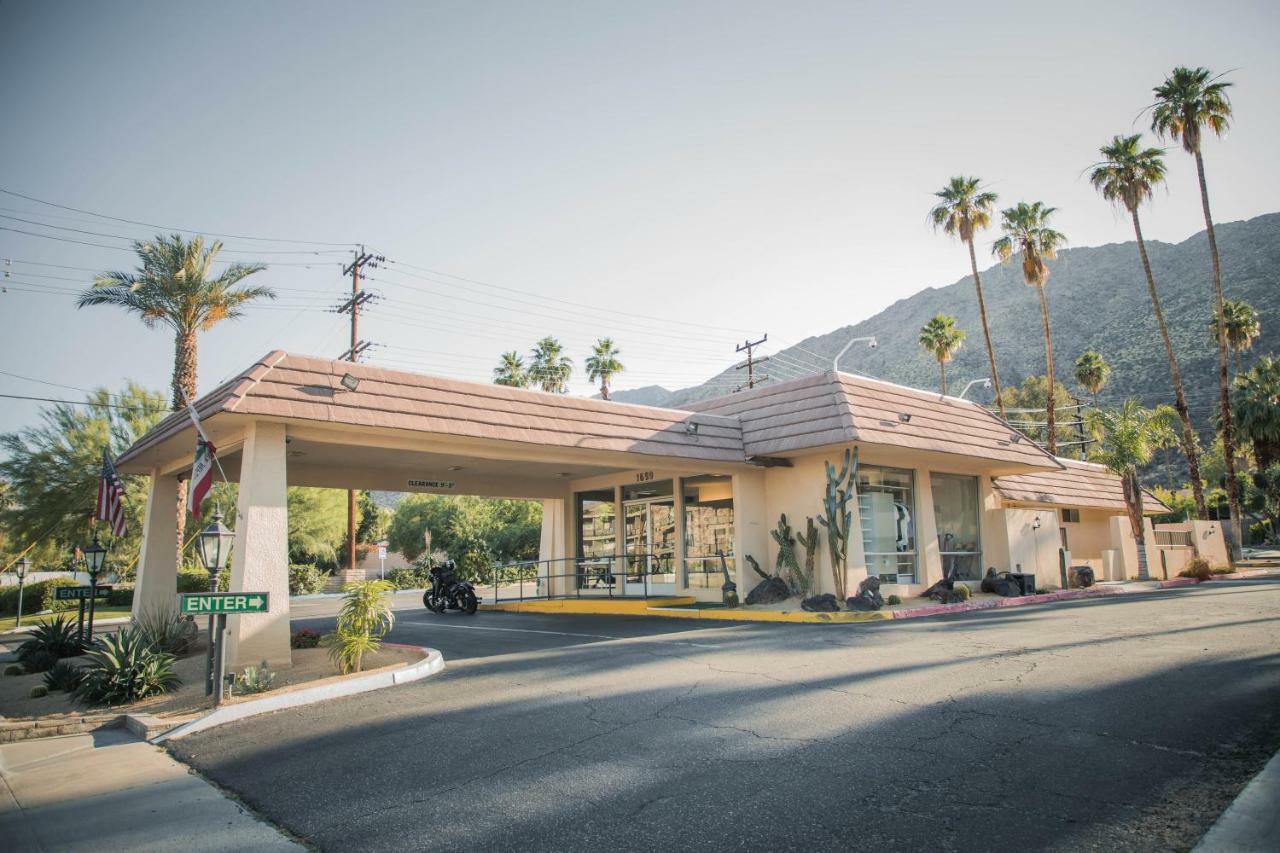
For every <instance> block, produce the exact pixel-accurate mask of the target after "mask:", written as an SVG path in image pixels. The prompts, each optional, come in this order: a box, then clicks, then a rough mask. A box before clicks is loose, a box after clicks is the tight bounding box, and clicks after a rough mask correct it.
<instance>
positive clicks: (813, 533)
mask: <svg viewBox="0 0 1280 853" xmlns="http://www.w3.org/2000/svg"><path fill="white" fill-rule="evenodd" d="M804 523H805V530H804V533H801V534H800V535H799V536H797V537H796V542H797V543H798V544H799V545H800V547H801V548H803V549H804V568H803V569H801V570H799V572H798V573H797V577H798V578H799V580H800V583H799V586H800V587H801V590H800V594H801V595H804V596H807V595H808V594H809V592H810V591H811V590H812V589H813V586H814V582H815V581H816V580H817V577H816V576H815V574H814V571H815V569H816V565H815V564H816V563H817V560H818V548H819V547H820V546H819V544H818V526H817V525H816V524H814V523H813V517H812V516H810V517H808V518H806V519H805V520H804Z"/></svg>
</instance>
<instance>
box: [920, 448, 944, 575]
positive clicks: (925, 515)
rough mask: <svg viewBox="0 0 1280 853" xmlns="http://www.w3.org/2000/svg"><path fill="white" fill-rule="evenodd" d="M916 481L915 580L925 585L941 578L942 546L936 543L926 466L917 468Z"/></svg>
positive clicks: (935, 529)
mask: <svg viewBox="0 0 1280 853" xmlns="http://www.w3.org/2000/svg"><path fill="white" fill-rule="evenodd" d="M915 481H916V514H917V518H916V560H917V561H918V566H917V569H916V572H917V574H916V581H917V582H919V583H922V584H924V585H925V586H926V587H929V586H933V585H934V584H935V583H937V582H938V581H940V580H942V547H941V546H940V545H939V544H938V520H937V518H935V517H934V512H933V480H932V478H931V477H930V474H929V471H928V469H926V468H917V469H916V471H915Z"/></svg>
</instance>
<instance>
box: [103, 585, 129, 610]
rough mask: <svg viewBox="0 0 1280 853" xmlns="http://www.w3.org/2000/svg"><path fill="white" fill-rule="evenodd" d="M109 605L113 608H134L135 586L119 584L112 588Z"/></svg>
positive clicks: (108, 600)
mask: <svg viewBox="0 0 1280 853" xmlns="http://www.w3.org/2000/svg"><path fill="white" fill-rule="evenodd" d="M107 604H109V605H111V606H112V607H132V606H133V584H131V583H125V584H117V585H116V586H113V587H112V588H111V592H110V593H108V594H107Z"/></svg>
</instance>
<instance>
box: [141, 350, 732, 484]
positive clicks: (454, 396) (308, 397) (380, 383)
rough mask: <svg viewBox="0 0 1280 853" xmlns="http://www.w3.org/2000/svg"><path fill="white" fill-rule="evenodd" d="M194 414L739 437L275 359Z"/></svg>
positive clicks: (629, 410)
mask: <svg viewBox="0 0 1280 853" xmlns="http://www.w3.org/2000/svg"><path fill="white" fill-rule="evenodd" d="M344 373H351V374H352V375H353V376H355V377H356V378H357V379H359V380H360V385H359V387H358V388H357V389H356V390H355V391H347V390H346V389H344V388H342V386H341V385H340V384H339V381H340V379H341V377H342V375H343V374H344ZM196 409H197V411H198V412H199V414H200V417H201V418H202V419H203V418H206V417H210V416H212V415H215V414H218V413H234V414H240V415H260V416H264V417H268V418H278V419H293V420H307V421H319V422H324V423H336V424H349V425H354V426H371V427H384V428H389V429H399V430H409V431H413V432H419V433H431V434H436V435H447V436H458V437H468V438H481V439H493V440H497V441H510V442H522V443H529V444H538V445H543V446H553V447H566V448H587V449H592V450H601V451H614V452H625V453H639V454H650V455H655V456H669V457H680V458H688V459H702V460H714V461H725V462H742V461H744V457H743V451H742V429H741V426H740V425H739V423H738V421H737V420H736V419H734V418H729V417H722V416H717V415H714V414H699V415H696V416H695V415H694V414H693V413H691V412H686V411H677V410H674V409H658V408H653V407H649V406H636V405H630V404H626V403H615V402H608V401H605V400H596V399H584V398H581V397H569V396H565V395H562V394H547V393H543V392H540V391H527V390H524V389H519V388H507V387H503V386H501V385H488V384H483V383H477V382H461V381H458V380H454V379H441V378H438V377H434V376H424V375H422V374H418V373H410V372H407V371H399V370H386V369H383V368H378V367H371V366H369V365H362V364H352V363H350V362H345V361H331V360H328V359H322V358H313V357H309V356H303V355H294V354H291V353H285V352H281V351H278V350H277V351H275V352H272V353H269V354H268V355H266V356H265V357H263V358H262V359H260V360H259V361H258V362H257V363H256V364H254V365H253V366H252V367H251V368H249V369H248V370H246V371H245V372H243V373H241V374H240V375H239V376H237V377H236V378H235V379H232V380H231V381H229V382H226V383H224V384H223V385H221V386H219V387H218V388H217V389H215V390H214V391H212V392H211V393H209V394H206V395H205V396H204V397H202V398H200V400H198V401H197V402H196ZM691 421H692V422H696V423H697V425H698V428H697V433H696V434H693V433H690V432H689V431H687V429H686V424H687V423H689V422H691ZM190 426H191V420H190V418H189V417H188V416H187V415H186V413H184V412H177V413H175V414H173V415H170V416H169V417H167V418H165V419H164V420H163V421H161V422H160V424H159V425H157V426H156V427H155V428H154V429H152V430H151V431H150V432H149V433H147V434H146V435H145V436H143V437H142V438H141V439H140V440H139V441H138V442H137V443H135V444H134V446H133V447H131V448H129V450H127V451H126V452H125V453H124V454H123V455H122V456H121V457H120V460H119V461H120V463H121V464H127V463H128V462H129V460H131V459H132V458H134V457H135V456H137V455H138V454H140V453H142V452H143V451H145V450H146V449H147V448H149V447H152V446H154V445H156V444H158V443H159V442H162V441H164V440H165V439H167V438H170V437H172V436H173V435H176V434H178V433H180V432H182V431H183V430H185V429H189V428H190Z"/></svg>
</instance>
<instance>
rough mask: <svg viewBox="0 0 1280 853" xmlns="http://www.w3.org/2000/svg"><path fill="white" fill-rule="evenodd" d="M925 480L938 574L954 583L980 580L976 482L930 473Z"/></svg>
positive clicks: (974, 480) (961, 477)
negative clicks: (934, 531) (935, 533)
mask: <svg viewBox="0 0 1280 853" xmlns="http://www.w3.org/2000/svg"><path fill="white" fill-rule="evenodd" d="M929 480H930V482H931V484H932V490H931V491H932V494H933V520H934V523H935V524H936V525H937V530H938V551H939V552H940V553H941V555H942V571H943V572H944V574H945V575H946V576H947V577H951V578H955V579H957V580H968V581H976V580H982V541H981V539H982V537H981V535H980V520H979V518H980V517H979V510H980V505H979V502H978V478H977V477H965V476H961V475H958V474H934V473H930V474H929Z"/></svg>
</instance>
